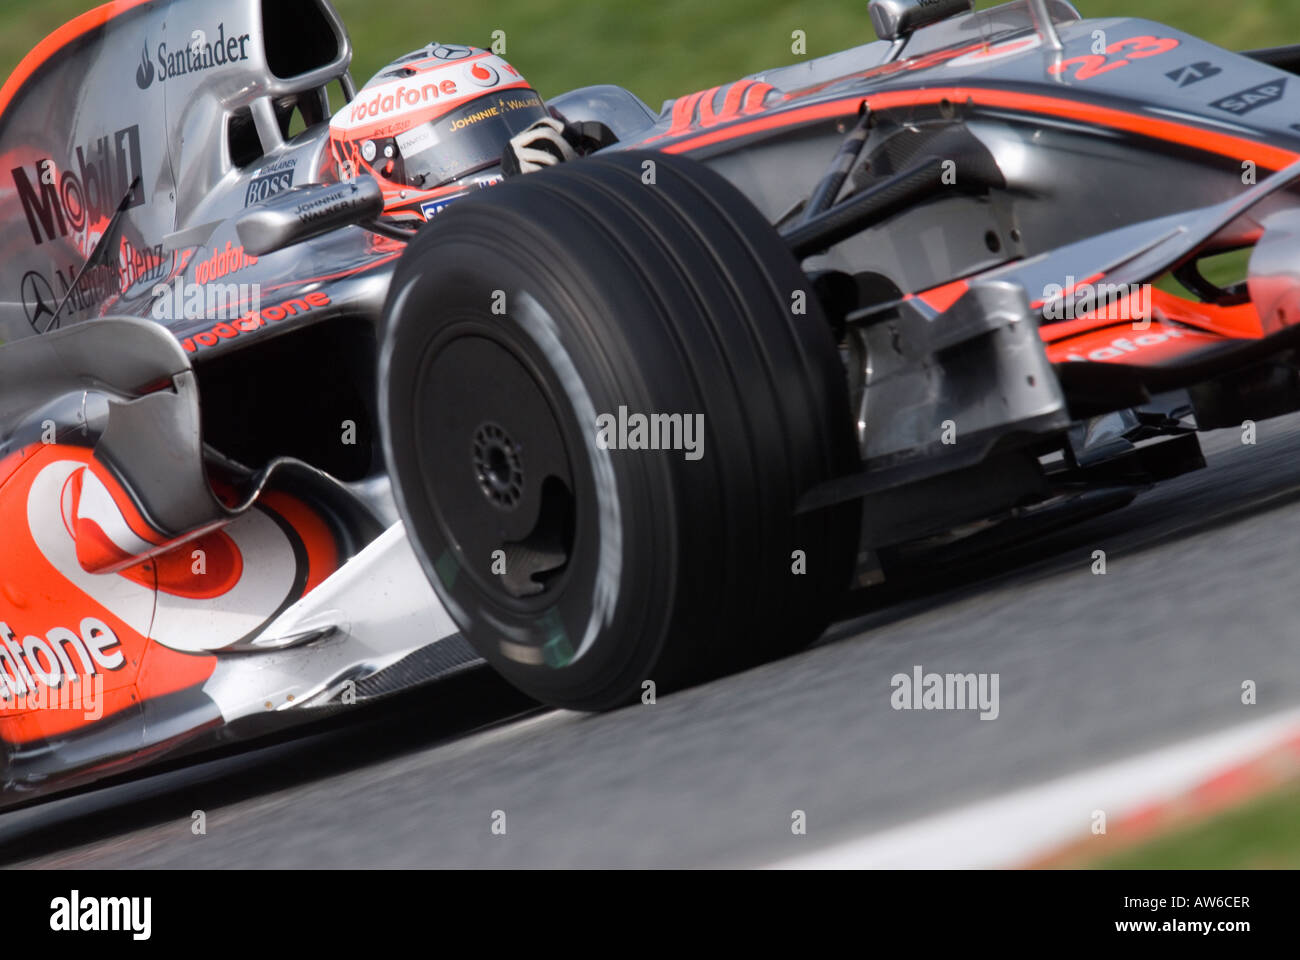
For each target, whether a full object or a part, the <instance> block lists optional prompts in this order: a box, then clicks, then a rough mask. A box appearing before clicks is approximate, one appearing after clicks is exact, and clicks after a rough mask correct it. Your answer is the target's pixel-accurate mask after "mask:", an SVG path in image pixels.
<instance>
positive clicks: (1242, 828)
mask: <svg viewBox="0 0 1300 960" xmlns="http://www.w3.org/2000/svg"><path fill="white" fill-rule="evenodd" d="M1087 865H1088V866H1090V867H1095V868H1099V869H1109V870H1152V869H1168V870H1190V869H1215V870H1248V869H1297V868H1300V783H1296V784H1292V785H1291V786H1290V787H1288V788H1286V789H1283V790H1280V791H1278V792H1276V793H1273V794H1270V795H1268V796H1266V797H1262V798H1260V799H1258V800H1255V801H1253V802H1251V803H1248V804H1246V805H1245V806H1242V807H1240V808H1238V809H1235V810H1232V811H1230V812H1228V813H1224V814H1220V815H1219V816H1217V817H1214V818H1212V819H1210V820H1209V821H1207V822H1205V823H1201V824H1197V825H1195V826H1190V827H1187V828H1184V829H1181V830H1176V831H1174V832H1172V833H1169V834H1167V835H1165V836H1162V837H1160V838H1159V839H1157V840H1154V841H1152V842H1150V843H1147V844H1143V845H1141V846H1138V847H1135V848H1133V849H1131V850H1127V851H1125V852H1124V853H1121V854H1117V855H1115V856H1113V857H1105V858H1101V859H1098V860H1096V861H1093V862H1091V863H1089V864H1087Z"/></svg>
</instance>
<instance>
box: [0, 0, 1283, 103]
mask: <svg viewBox="0 0 1300 960" xmlns="http://www.w3.org/2000/svg"><path fill="white" fill-rule="evenodd" d="M214 5H215V4H214ZM993 5H995V4H994V3H993V2H990V0H980V3H979V6H980V7H981V8H983V7H988V6H993ZM92 6H94V4H93V3H91V2H88V0H3V9H2V10H0V72H2V73H3V75H4V76H8V74H9V72H10V71H11V70H12V69H13V68H14V66H15V65H17V63H18V61H19V60H20V59H21V58H22V57H23V55H24V54H25V53H26V52H27V51H28V50H29V49H30V48H31V47H32V46H33V45H34V44H35V43H37V42H38V41H39V40H40V39H41V38H42V37H44V36H45V35H46V34H48V33H49V32H50V31H51V30H53V29H54V28H56V27H57V26H59V24H61V23H63V22H65V21H67V20H69V19H71V18H72V17H74V16H76V15H77V14H79V13H81V12H83V11H85V10H88V9H90V8H91V7H92ZM336 6H337V7H338V9H339V11H340V12H341V13H342V15H343V17H344V20H345V21H346V22H347V24H348V26H349V29H350V31H351V34H352V40H353V45H354V47H355V48H356V50H357V54H356V58H355V61H354V68H353V75H354V76H355V77H356V78H357V80H358V82H362V83H364V82H365V80H366V79H368V78H369V77H370V76H371V75H372V74H373V73H374V72H375V71H377V70H378V69H379V68H380V67H381V66H383V65H384V64H385V63H387V62H388V61H390V60H391V59H393V58H394V57H397V56H400V55H401V54H403V53H406V52H408V51H410V50H413V49H415V48H416V47H418V46H421V45H423V44H424V43H426V42H428V41H430V40H442V41H446V42H460V43H475V44H479V45H483V46H486V45H487V44H489V43H490V41H491V37H492V32H493V31H494V30H504V31H505V32H506V42H507V56H508V58H509V59H510V61H511V62H512V63H513V64H514V65H515V66H516V67H518V68H519V69H520V70H521V71H522V72H523V73H524V75H525V76H527V77H528V78H529V79H530V80H531V81H532V83H533V85H534V86H535V87H537V89H538V90H539V91H540V92H541V94H542V95H543V96H547V97H549V96H554V95H556V94H558V93H562V92H564V91H565V90H568V89H571V88H573V87H577V86H582V85H584V84H588V83H618V84H621V85H623V86H626V87H628V88H630V89H631V90H633V91H634V92H636V93H637V94H639V95H640V96H641V97H642V98H644V99H645V100H646V101H647V102H649V103H650V104H651V106H654V107H658V106H659V104H660V103H661V102H662V101H663V100H664V99H666V98H668V97H673V96H677V95H679V94H681V93H685V92H689V91H692V90H697V89H700V88H702V87H706V86H711V85H712V84H715V83H722V82H726V81H728V80H734V79H736V78H737V77H740V76H743V75H744V74H747V73H754V72H756V71H759V70H763V69H767V68H769V67H774V66H779V65H782V64H786V63H792V62H794V61H796V60H799V59H802V58H800V57H796V56H794V55H793V54H792V53H791V52H790V44H791V39H790V35H791V33H792V31H794V30H803V31H804V32H805V34H806V35H807V47H808V52H807V56H809V57H814V56H819V55H821V54H826V53H832V52H834V51H836V50H841V49H843V48H845V47H848V46H852V45H854V44H857V43H863V42H866V41H868V40H872V39H875V36H874V34H873V32H872V30H871V25H870V23H869V21H868V19H867V13H866V3H865V0H621V2H619V3H617V4H616V3H611V2H610V0H481V2H479V3H473V4H450V3H431V2H429V0H387V2H386V3H383V4H376V3H374V2H372V0H336ZM1077 6H1079V7H1080V8H1081V10H1082V11H1083V13H1084V15H1085V16H1089V17H1105V16H1115V15H1120V14H1135V15H1139V16H1143V17H1147V18H1149V19H1152V20H1159V21H1163V22H1165V23H1169V24H1172V25H1174V26H1177V27H1179V28H1181V29H1185V30H1188V31H1190V32H1192V33H1196V34H1199V35H1201V36H1204V37H1207V38H1209V39H1211V40H1214V41H1215V42H1216V43H1219V44H1221V45H1222V46H1225V47H1229V48H1232V49H1244V48H1247V47H1259V46H1271V45H1279V44H1283V43H1290V42H1297V43H1300V4H1297V3H1296V2H1295V0H1239V2H1237V3H1208V2H1206V0H1077ZM420 24H424V25H425V26H419V25H420Z"/></svg>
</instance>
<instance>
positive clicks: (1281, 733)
mask: <svg viewBox="0 0 1300 960" xmlns="http://www.w3.org/2000/svg"><path fill="white" fill-rule="evenodd" d="M1298 732H1300V709H1295V710H1286V711H1283V712H1282V713H1276V714H1272V715H1270V716H1268V717H1265V718H1263V719H1260V720H1256V721H1253V722H1251V723H1246V724H1242V725H1241V726H1237V727H1232V728H1231V729H1229V730H1225V731H1223V732H1222V733H1216V734H1212V735H1210V736H1205V737H1200V738H1197V739H1195V740H1188V741H1184V742H1182V743H1178V744H1174V745H1172V746H1169V747H1165V748H1162V749H1160V750H1156V751H1153V752H1151V753H1146V754H1141V755H1139V756H1135V757H1131V758H1128V759H1126V760H1121V761H1118V762H1115V763H1111V764H1107V765H1105V766H1102V767H1097V768H1095V769H1093V770H1089V771H1085V772H1082V773H1074V774H1069V775H1068V776H1065V777H1062V778H1060V779H1058V780H1052V781H1049V782H1047V783H1043V784H1040V785H1038V786H1034V787H1028V788H1026V789H1023V790H1017V791H1015V792H1013V793H1008V794H1004V795H1002V796H999V797H995V798H993V799H991V800H985V801H981V802H979V803H975V804H973V805H971V806H967V807H962V808H960V809H957V810H953V811H950V812H948V813H942V814H938V815H936V816H932V817H927V818H925V819H923V820H917V821H914V822H912V823H908V824H904V825H903V826H900V827H894V828H892V829H889V830H885V831H882V832H880V833H875V834H870V835H868V836H865V837H860V838H857V839H853V840H848V841H846V842H843V843H839V844H836V845H834V846H831V847H826V848H824V849H821V850H817V851H815V852H813V853H808V854H803V855H800V856H796V857H791V858H789V859H786V860H781V861H778V862H776V863H773V864H771V865H770V866H771V868H772V869H778V870H816V869H830V870H836V869H856V868H864V867H866V868H905V869H907V868H912V869H932V868H980V867H983V868H988V867H1014V866H1018V865H1020V864H1025V863H1028V862H1030V861H1032V860H1034V859H1035V858H1036V857H1041V856H1044V855H1046V854H1048V853H1052V852H1053V851H1055V850H1057V849H1060V848H1062V847H1064V846H1066V845H1067V844H1070V843H1075V842H1078V841H1080V840H1084V839H1087V838H1089V837H1091V836H1092V816H1093V811H1094V810H1104V811H1105V812H1106V818H1107V822H1108V823H1110V824H1116V823H1118V822H1119V821H1121V820H1122V819H1123V818H1124V817H1125V816H1126V815H1128V814H1131V813H1132V812H1134V811H1135V810H1138V809H1141V808H1142V807H1145V806H1147V805H1148V804H1151V803H1158V802H1161V801H1166V800H1171V799H1173V798H1175V797H1177V796H1179V795H1181V794H1183V793H1186V792H1187V791H1188V790H1190V789H1191V788H1193V787H1195V786H1197V785H1198V784H1200V783H1203V782H1204V781H1206V780H1207V779H1210V778H1211V777H1213V776H1215V775H1216V774H1217V773H1220V772H1222V771H1223V770H1224V769H1226V768H1231V767H1233V766H1236V765H1237V764H1240V763H1242V762H1246V761H1248V760H1250V759H1253V758H1254V757H1256V756H1259V755H1261V754H1263V753H1266V752H1267V751H1269V750H1270V749H1271V748H1273V747H1276V746H1279V745H1280V744H1282V743H1284V742H1286V740H1288V739H1289V738H1290V737H1294V736H1295V735H1296V734H1297V733H1298Z"/></svg>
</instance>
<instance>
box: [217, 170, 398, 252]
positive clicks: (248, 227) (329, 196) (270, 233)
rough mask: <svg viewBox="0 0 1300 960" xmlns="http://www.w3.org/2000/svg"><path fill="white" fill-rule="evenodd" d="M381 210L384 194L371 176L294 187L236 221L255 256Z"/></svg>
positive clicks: (362, 219)
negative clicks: (344, 181)
mask: <svg viewBox="0 0 1300 960" xmlns="http://www.w3.org/2000/svg"><path fill="white" fill-rule="evenodd" d="M383 212H384V192H383V190H381V189H380V187H379V184H378V183H376V182H375V181H374V180H372V179H371V178H369V177H363V178H360V179H357V180H349V181H348V182H346V183H329V184H324V183H312V184H307V185H305V186H301V187H293V188H291V189H289V190H285V191H284V192H283V193H278V194H276V195H275V196H273V197H271V198H270V199H268V200H263V201H262V202H261V203H258V204H255V205H254V206H252V207H249V208H248V209H247V210H245V211H244V212H243V213H242V214H240V215H239V217H238V218H237V219H236V220H235V230H236V231H237V232H238V233H239V242H240V243H241V244H243V245H244V249H245V250H247V251H248V253H250V254H252V255H253V256H255V257H261V256H265V255H266V254H268V253H275V251H277V250H283V249H284V248H285V247H291V246H293V245H294V244H295V243H302V242H303V241H304V240H310V239H312V238H313V237H319V236H321V235H323V234H326V233H329V232H330V231H332V230H337V229H339V228H340V227H349V226H352V225H353V224H358V223H364V222H365V221H367V220H373V219H375V218H376V217H378V216H379V215H380V214H382V213H383Z"/></svg>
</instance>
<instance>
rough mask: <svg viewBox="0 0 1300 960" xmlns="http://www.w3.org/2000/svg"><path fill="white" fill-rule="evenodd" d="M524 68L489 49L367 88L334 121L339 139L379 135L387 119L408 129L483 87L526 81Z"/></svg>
mask: <svg viewBox="0 0 1300 960" xmlns="http://www.w3.org/2000/svg"><path fill="white" fill-rule="evenodd" d="M522 80H523V77H521V76H520V75H519V71H518V70H516V69H515V68H514V67H512V66H510V64H508V63H506V61H505V60H504V59H503V58H501V57H498V56H496V55H495V54H490V53H483V54H479V55H477V56H475V57H474V58H473V59H472V60H464V59H454V60H447V61H443V62H440V63H438V64H437V65H436V66H433V67H430V68H428V69H424V70H421V71H419V72H418V73H416V74H415V75H414V76H411V77H406V78H404V79H401V80H390V81H388V82H387V83H381V84H378V85H377V86H373V87H367V88H365V89H364V90H361V91H359V92H358V93H357V96H356V99H355V100H353V101H352V102H351V103H350V104H348V106H347V108H346V109H343V110H340V111H339V112H338V113H337V114H335V116H334V119H333V120H331V121H330V128H331V129H332V130H334V131H335V133H336V136H335V139H341V140H347V139H349V138H350V137H349V135H350V134H354V133H356V132H359V131H362V130H364V131H365V132H366V133H365V135H367V136H391V135H392V132H389V133H376V132H375V131H377V130H379V129H381V127H382V126H383V125H384V124H385V123H389V124H391V125H392V127H393V129H394V130H395V131H396V132H404V131H405V130H407V129H409V128H410V127H411V125H413V124H414V123H416V122H419V121H421V120H427V119H432V118H434V117H438V116H441V115H442V114H444V113H446V112H447V111H449V110H451V109H453V107H456V106H459V105H460V104H462V103H464V102H465V101H466V100H471V99H473V98H474V97H476V96H478V95H479V92H480V91H482V90H487V89H492V88H495V87H500V86H502V85H504V84H507V83H520V82H521V81H522Z"/></svg>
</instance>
